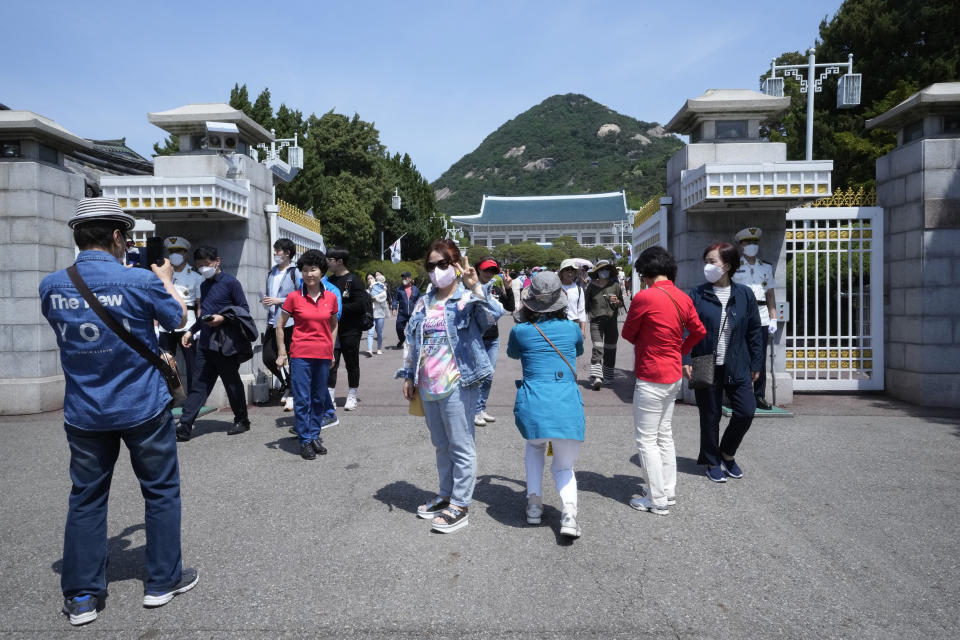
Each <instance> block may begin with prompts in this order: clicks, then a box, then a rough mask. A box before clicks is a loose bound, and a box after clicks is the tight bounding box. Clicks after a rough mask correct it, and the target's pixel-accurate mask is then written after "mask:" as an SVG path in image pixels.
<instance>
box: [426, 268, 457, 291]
mask: <svg viewBox="0 0 960 640" xmlns="http://www.w3.org/2000/svg"><path fill="white" fill-rule="evenodd" d="M456 279H457V270H456V269H454V268H453V266H449V267H447V268H446V269H439V268H437V269H434V270H433V271H431V272H430V282H432V283H433V286H435V287H437V288H438V289H443V288H444V287H449V286H450V285H451V284H453V281H454V280H456Z"/></svg>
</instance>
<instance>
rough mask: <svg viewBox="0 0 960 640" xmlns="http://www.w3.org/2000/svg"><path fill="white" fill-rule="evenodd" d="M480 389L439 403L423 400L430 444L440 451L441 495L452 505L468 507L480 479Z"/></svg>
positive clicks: (456, 393)
mask: <svg viewBox="0 0 960 640" xmlns="http://www.w3.org/2000/svg"><path fill="white" fill-rule="evenodd" d="M476 404H477V388H476V387H471V388H469V389H465V388H463V387H460V386H458V387H457V389H456V390H455V391H454V392H453V393H451V394H450V395H449V396H447V397H446V398H441V399H440V400H427V399H426V398H424V400H423V413H424V415H425V416H426V419H427V429H429V430H430V442H432V443H433V446H434V447H435V448H436V450H437V475H438V476H439V478H440V491H439V492H438V495H441V496H450V503H451V504H453V505H455V506H457V507H469V506H470V501H471V500H472V499H473V485H474V483H475V482H476V479H477V446H476V441H475V440H474V426H473V415H474V413H473V407H475V406H476Z"/></svg>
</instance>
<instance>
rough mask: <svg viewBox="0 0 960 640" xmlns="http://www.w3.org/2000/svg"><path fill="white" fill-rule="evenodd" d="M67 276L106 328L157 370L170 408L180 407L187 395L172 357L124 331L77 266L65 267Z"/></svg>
mask: <svg viewBox="0 0 960 640" xmlns="http://www.w3.org/2000/svg"><path fill="white" fill-rule="evenodd" d="M67 275H68V276H70V282H72V283H73V286H75V287H76V288H77V291H79V292H80V295H81V296H83V299H84V300H86V301H87V304H89V305H90V308H91V309H93V312H94V313H96V314H97V316H98V317H99V318H100V319H101V320H103V323H104V324H105V325H107V328H109V329H110V330H111V331H113V332H114V333H115V334H117V337H118V338H120V339H121V340H123V341H124V342H125V343H126V344H127V346H129V347H130V348H131V349H133V350H134V351H136V352H137V353H138V354H139V355H140V356H141V357H142V358H144V359H145V360H146V361H147V362H149V363H150V364H152V365H153V366H155V367H156V368H157V369H159V371H160V375H162V376H163V379H164V380H166V382H167V389H168V390H169V391H170V397H171V398H172V400H171V403H170V407H171V408H172V407H178V406H181V405H182V404H183V403H184V402H185V401H186V399H187V394H186V392H185V391H184V389H183V384H182V383H181V382H180V373H179V372H178V371H177V361H176V359H174V357H173V355H172V354H169V353H167V352H166V351H161V354H162V355H159V354H156V353H154V352H153V351H151V350H150V349H149V348H148V347H147V345H145V344H143V343H142V342H140V341H139V340H137V339H136V338H134V337H133V334H131V333H130V332H129V331H127V330H126V329H124V328H123V326H122V325H121V324H120V323H119V322H117V320H116V318H114V317H113V316H112V315H110V312H109V311H107V310H106V309H105V308H104V307H103V305H102V304H100V301H99V300H97V296H95V295H93V292H92V291H90V288H89V287H88V286H87V283H86V282H84V281H83V278H82V277H80V272H79V271H77V265H75V264H73V265H70V266H69V267H67Z"/></svg>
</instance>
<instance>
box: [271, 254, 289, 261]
mask: <svg viewBox="0 0 960 640" xmlns="http://www.w3.org/2000/svg"><path fill="white" fill-rule="evenodd" d="M285 257H286V256H285V255H283V254H282V253H281V254H279V255H278V254H276V253H275V254H273V264H281V263H283V259H284V258H285Z"/></svg>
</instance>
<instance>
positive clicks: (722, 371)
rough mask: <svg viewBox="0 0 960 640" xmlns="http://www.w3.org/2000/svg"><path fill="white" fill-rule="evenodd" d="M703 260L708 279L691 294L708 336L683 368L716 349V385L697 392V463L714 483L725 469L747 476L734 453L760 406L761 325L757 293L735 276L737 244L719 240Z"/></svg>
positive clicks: (687, 372) (689, 369)
mask: <svg viewBox="0 0 960 640" xmlns="http://www.w3.org/2000/svg"><path fill="white" fill-rule="evenodd" d="M703 263H704V264H703V274H704V277H705V278H706V280H707V282H706V283H704V284H702V285H700V286H698V287H696V288H694V289H693V290H691V291H690V299H691V300H693V306H694V308H695V309H696V310H697V315H699V316H700V321H701V322H702V323H703V326H704V328H706V330H707V336H706V337H705V338H704V339H703V340H702V341H700V343H698V344H697V345H696V346H695V347H694V348H693V351H691V352H690V355H689V356H685V357H684V367H683V373H684V376H685V377H687V378H688V379H689V377H690V374H691V372H692V367H691V366H690V358H691V357H696V356H701V355H707V354H710V353H716V354H717V362H716V370H715V371H714V378H713V379H714V384H713V386H712V387H708V388H706V389H697V390H696V391H695V394H696V397H697V408H698V409H699V410H700V456H699V457H698V458H697V463H698V464H704V465H707V477H708V478H710V479H711V480H713V481H714V482H726V480H727V479H726V476H725V475H724V472H726V475H727V476H730V477H731V478H742V477H743V471H742V470H741V469H740V466H739V465H738V464H737V461H736V460H735V456H736V453H737V449H738V448H739V447H740V442H741V441H742V440H743V436H744V435H746V433H747V430H748V429H750V423H752V422H753V413H754V411H755V410H756V408H757V405H756V398H755V397H754V395H753V381H754V380H756V379H757V376H758V375H759V371H760V366H761V362H762V360H763V346H762V345H763V342H762V341H763V336H762V332H763V326H762V325H761V324H760V312H759V310H758V308H757V301H756V298H755V297H753V293H752V292H751V291H750V289H749V288H747V287H745V286H743V285H741V284H737V283H735V282H733V281H732V280H731V276H732V275H733V273H734V272H735V271H736V270H737V265H739V264H740V255H739V253H738V252H737V249H736V248H735V247H734V246H733V245H732V244H730V243H728V242H716V243H714V244H712V245H710V246H709V247H707V250H706V251H704V252H703ZM721 330H722V332H721ZM724 391H726V393H727V396H728V397H729V398H730V402H731V405H732V409H733V416H732V417H731V418H730V424H728V425H727V428H726V429H725V430H724V432H723V439H722V440H721V439H720V417H721V402H722V400H723V393H724ZM721 466H722V467H721Z"/></svg>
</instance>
